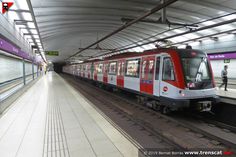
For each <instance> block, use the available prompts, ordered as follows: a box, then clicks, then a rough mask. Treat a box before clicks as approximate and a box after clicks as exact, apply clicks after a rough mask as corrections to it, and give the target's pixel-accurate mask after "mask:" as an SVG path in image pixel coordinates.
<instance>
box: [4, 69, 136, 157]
mask: <svg viewBox="0 0 236 157" xmlns="http://www.w3.org/2000/svg"><path fill="white" fill-rule="evenodd" d="M0 156H1V157H123V156H124V157H136V156H138V149H137V148H136V147H135V146H134V145H133V144H132V143H131V142H130V141H129V140H128V139H126V138H125V136H123V135H122V134H121V133H120V132H119V131H118V130H117V129H116V128H115V127H113V126H112V125H111V124H110V123H109V122H108V121H107V120H106V119H105V118H104V117H103V116H102V115H101V114H99V111H98V109H96V107H94V105H93V104H91V103H90V102H89V101H88V100H87V99H86V98H84V97H83V96H82V95H81V94H80V93H79V92H78V91H76V90H75V89H74V88H73V87H71V86H70V85H69V84H67V83H66V82H65V81H64V80H63V79H62V78H61V77H60V76H59V75H57V74H56V73H54V72H49V73H48V74H47V75H46V76H43V77H42V78H41V79H40V80H39V81H38V82H37V83H36V84H34V85H33V86H32V87H31V88H30V89H29V90H28V91H27V92H26V93H24V94H23V95H22V96H21V97H20V98H18V100H17V101H15V102H14V103H13V104H12V106H11V107H10V108H9V109H8V110H7V111H6V113H4V114H3V115H2V116H1V118H0Z"/></svg>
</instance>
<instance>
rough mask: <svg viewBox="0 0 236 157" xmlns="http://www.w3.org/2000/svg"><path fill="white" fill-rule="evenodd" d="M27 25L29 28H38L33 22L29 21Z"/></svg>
mask: <svg viewBox="0 0 236 157" xmlns="http://www.w3.org/2000/svg"><path fill="white" fill-rule="evenodd" d="M27 25H28V27H29V28H36V27H35V25H34V23H33V22H28V23H27Z"/></svg>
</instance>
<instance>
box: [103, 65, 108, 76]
mask: <svg viewBox="0 0 236 157" xmlns="http://www.w3.org/2000/svg"><path fill="white" fill-rule="evenodd" d="M107 72H108V63H105V64H104V73H105V74H107Z"/></svg>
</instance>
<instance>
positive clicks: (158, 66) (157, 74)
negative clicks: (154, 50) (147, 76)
mask: <svg viewBox="0 0 236 157" xmlns="http://www.w3.org/2000/svg"><path fill="white" fill-rule="evenodd" d="M160 63H161V61H160V57H157V60H156V76H155V78H156V80H159V72H160Z"/></svg>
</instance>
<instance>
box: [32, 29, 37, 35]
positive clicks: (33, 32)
mask: <svg viewBox="0 0 236 157" xmlns="http://www.w3.org/2000/svg"><path fill="white" fill-rule="evenodd" d="M30 32H31V33H32V34H38V31H37V30H35V29H31V30H30Z"/></svg>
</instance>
